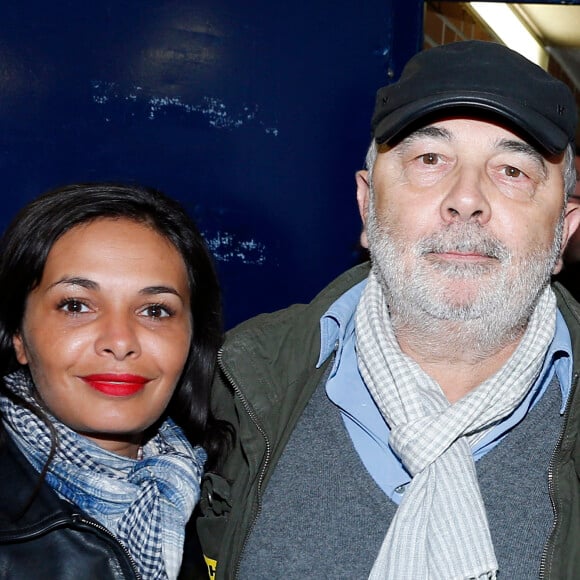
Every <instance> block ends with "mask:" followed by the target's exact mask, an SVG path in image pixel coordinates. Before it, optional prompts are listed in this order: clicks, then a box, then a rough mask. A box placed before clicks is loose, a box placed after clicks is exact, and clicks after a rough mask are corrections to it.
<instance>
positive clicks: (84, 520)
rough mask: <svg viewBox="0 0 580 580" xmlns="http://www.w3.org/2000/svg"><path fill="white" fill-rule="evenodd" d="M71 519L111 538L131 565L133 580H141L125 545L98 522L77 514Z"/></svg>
mask: <svg viewBox="0 0 580 580" xmlns="http://www.w3.org/2000/svg"><path fill="white" fill-rule="evenodd" d="M72 519H73V522H75V523H79V524H83V525H85V526H88V527H90V528H95V529H96V530H99V531H100V532H102V533H103V534H105V535H106V536H108V537H109V538H111V540H113V541H114V542H115V544H117V545H118V546H119V547H120V548H121V550H123V553H124V554H125V555H126V556H127V559H128V560H129V563H130V564H131V568H132V570H133V573H134V574H135V578H137V580H142V576H141V574H140V573H139V569H138V568H137V563H136V562H135V559H134V558H133V556H132V555H131V553H130V552H129V550H128V548H127V547H126V546H125V545H123V544H122V543H121V542H119V540H118V539H117V537H116V536H115V535H114V534H113V533H112V532H111V531H110V530H108V529H107V528H106V527H105V526H103V525H101V524H99V523H98V522H95V521H93V520H89V519H87V518H85V517H83V516H82V515H80V514H77V513H75V514H73V515H72Z"/></svg>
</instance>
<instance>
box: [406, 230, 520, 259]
mask: <svg viewBox="0 0 580 580" xmlns="http://www.w3.org/2000/svg"><path fill="white" fill-rule="evenodd" d="M416 251H417V253H418V254H419V256H424V255H426V254H444V253H448V252H460V253H470V254H471V253H472V254H480V255H482V256H486V257H488V258H495V259H497V260H499V261H500V262H503V261H506V260H508V259H509V258H510V256H511V253H510V251H509V250H508V248H507V247H506V246H505V244H503V243H502V242H500V241H499V240H498V239H497V238H495V237H494V236H493V235H491V234H489V233H488V232H484V231H483V230H482V229H481V226H479V225H471V224H469V225H467V224H466V225H460V226H457V225H453V226H448V227H447V228H445V229H444V230H441V231H439V232H437V233H435V234H433V235H431V236H429V237H427V238H424V239H423V240H421V241H420V242H419V243H418V244H417V247H416Z"/></svg>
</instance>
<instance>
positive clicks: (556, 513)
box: [539, 373, 579, 580]
mask: <svg viewBox="0 0 580 580" xmlns="http://www.w3.org/2000/svg"><path fill="white" fill-rule="evenodd" d="M578 376H579V375H578V373H575V374H574V378H573V381H572V391H571V392H570V394H569V396H568V400H567V401H566V408H565V409H564V425H563V427H562V431H561V432H560V437H559V438H558V441H557V443H556V447H555V448H554V451H553V452H552V456H551V457H550V463H549V464H548V493H549V495H550V502H551V504H552V511H553V512H554V522H553V523H552V530H551V531H550V535H549V536H548V539H547V541H546V545H545V546H544V552H543V553H542V559H541V560H540V575H539V578H540V580H542V579H543V578H546V567H547V564H548V558H550V557H551V555H550V554H549V552H551V551H552V548H551V546H550V544H551V543H552V539H553V536H554V533H555V532H556V527H557V526H558V521H559V509H558V507H559V506H558V505H557V504H556V494H555V491H556V490H555V484H554V467H555V465H556V456H557V455H558V450H559V448H560V445H561V444H562V441H563V440H564V433H566V428H567V426H568V418H569V415H570V407H571V406H572V399H573V395H574V393H575V391H576V388H577V383H578Z"/></svg>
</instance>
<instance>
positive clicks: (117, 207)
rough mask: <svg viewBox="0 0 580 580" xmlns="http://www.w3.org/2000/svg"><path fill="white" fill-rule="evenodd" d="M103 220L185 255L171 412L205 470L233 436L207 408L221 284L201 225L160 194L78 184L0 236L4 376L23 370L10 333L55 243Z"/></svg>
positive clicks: (0, 362)
mask: <svg viewBox="0 0 580 580" xmlns="http://www.w3.org/2000/svg"><path fill="white" fill-rule="evenodd" d="M101 218H108V219H129V220H133V221H135V222H138V223H143V224H146V225H147V226H149V227H151V228H153V229H154V230H155V231H156V232H158V233H159V234H160V235H161V236H163V237H164V238H165V239H167V240H168V241H169V242H171V243H172V244H173V246H174V247H175V248H177V250H178V252H179V254H180V255H181V257H182V258H183V261H184V263H185V266H186V270H187V275H188V281H189V289H190V297H191V298H190V306H191V313H192V320H193V335H192V340H191V345H190V348H189V354H188V357H187V361H186V364H185V368H184V370H183V373H182V375H181V378H180V380H179V383H178V385H177V387H176V389H175V392H174V394H173V397H172V398H171V401H170V403H169V406H168V409H167V413H168V415H169V416H170V417H171V418H172V419H173V420H174V421H175V422H176V423H177V424H178V425H179V426H180V427H181V428H182V429H183V430H184V432H185V434H186V435H187V437H188V439H189V441H190V442H191V443H192V444H193V445H196V444H200V445H203V446H204V447H205V449H206V451H207V453H208V462H207V464H206V467H207V469H213V468H215V467H216V465H217V464H218V462H219V459H220V457H222V456H223V454H224V453H225V451H226V448H227V447H228V445H229V441H230V437H231V434H230V430H229V426H228V425H227V424H224V423H223V422H221V421H217V420H215V419H214V417H213V415H212V413H211V410H210V390H211V383H212V378H213V376H214V371H215V365H216V358H217V352H218V349H219V347H220V345H221V341H222V336H223V331H222V312H221V297H220V289H219V284H218V279H217V276H216V273H215V269H214V266H213V262H212V259H211V256H210V254H209V251H208V249H207V247H206V245H205V242H204V240H203V238H202V236H201V234H200V233H199V231H198V229H197V227H196V226H195V224H194V223H193V221H192V220H191V219H190V217H189V216H188V215H187V213H186V212H185V210H184V209H183V208H182V207H181V205H180V204H178V203H177V202H176V201H174V200H172V199H170V198H168V197H167V196H165V195H164V194H162V193H161V192H159V191H156V190H154V189H151V188H148V187H141V186H137V185H124V184H118V183H87V184H74V185H69V186H65V187H61V188H58V189H54V190H52V191H49V192H47V193H45V194H44V195H42V196H40V197H38V198H37V199H35V200H33V201H32V202H31V203H29V204H28V205H26V206H25V207H24V208H23V209H22V210H21V211H20V212H19V213H18V214H17V215H16V217H15V218H14V220H13V221H12V223H11V224H10V225H9V227H8V229H7V230H6V232H5V233H4V235H3V237H2V239H1V240H0V376H5V375H7V374H8V373H10V372H12V371H14V370H16V369H18V368H20V365H19V363H18V361H17V360H16V357H15V353H14V347H13V337H14V335H15V334H16V333H18V332H19V331H20V327H21V324H22V320H23V317H24V310H25V307H26V300H27V297H28V295H29V294H30V292H31V291H32V290H33V289H34V288H35V287H36V286H38V284H39V283H40V280H41V279H42V274H43V271H44V266H45V264H46V260H47V257H48V253H49V252H50V250H51V248H52V246H53V244H54V243H55V242H56V241H57V240H58V239H59V238H60V237H61V236H62V235H63V234H64V233H66V232H67V231H69V230H71V229H72V228H74V227H76V226H79V225H81V224H86V223H89V222H92V221H95V220H98V219H101ZM2 390H3V391H4V392H6V390H5V389H4V388H3V389H2Z"/></svg>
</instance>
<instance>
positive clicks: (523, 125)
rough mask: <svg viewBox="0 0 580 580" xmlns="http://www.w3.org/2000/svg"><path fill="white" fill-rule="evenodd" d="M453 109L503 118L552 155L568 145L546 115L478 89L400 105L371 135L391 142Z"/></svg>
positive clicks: (451, 111)
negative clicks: (420, 122)
mask: <svg viewBox="0 0 580 580" xmlns="http://www.w3.org/2000/svg"><path fill="white" fill-rule="evenodd" d="M494 97H495V98H494ZM454 110H456V111H457V113H461V114H462V115H463V114H464V112H466V111H469V110H473V111H474V112H479V114H480V115H484V116H492V117H494V118H499V119H500V120H504V121H505V122H506V124H507V125H508V126H509V127H510V128H511V129H513V130H514V132H516V133H518V134H522V136H523V137H524V138H527V140H529V141H530V142H531V144H532V145H534V146H535V147H537V148H538V149H539V150H541V151H545V152H547V153H549V154H552V155H556V154H560V153H562V152H563V151H564V150H565V149H566V147H567V145H568V141H569V139H568V136H567V135H566V133H565V132H564V131H563V130H562V129H561V128H560V127H558V126H557V125H555V124H554V123H552V122H551V121H550V120H549V119H546V117H545V116H543V115H541V114H539V113H537V112H535V111H534V110H533V109H530V108H528V107H525V106H523V105H522V103H521V102H515V101H512V102H510V100H509V99H507V98H505V97H503V98H502V101H501V102H498V100H497V97H496V96H495V95H485V94H484V93H481V92H478V93H477V94H469V93H463V94H461V95H458V94H457V93H454V94H449V95H446V94H442V93H438V94H436V95H430V96H429V97H426V98H424V99H419V100H417V101H414V102H412V103H410V104H408V105H405V106H402V107H399V108H398V109H396V110H394V111H391V112H389V113H388V114H387V115H385V117H384V118H383V119H381V120H380V121H379V123H378V124H377V126H376V127H375V129H374V137H375V139H376V141H377V143H388V144H393V143H395V142H397V141H399V140H400V139H402V138H404V137H405V136H406V134H407V133H408V131H409V130H411V129H413V128H416V127H417V126H418V123H419V121H421V120H422V119H423V118H426V117H432V116H437V114H438V113H449V115H450V116H451V115H452V114H453V111H454Z"/></svg>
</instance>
